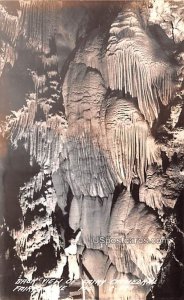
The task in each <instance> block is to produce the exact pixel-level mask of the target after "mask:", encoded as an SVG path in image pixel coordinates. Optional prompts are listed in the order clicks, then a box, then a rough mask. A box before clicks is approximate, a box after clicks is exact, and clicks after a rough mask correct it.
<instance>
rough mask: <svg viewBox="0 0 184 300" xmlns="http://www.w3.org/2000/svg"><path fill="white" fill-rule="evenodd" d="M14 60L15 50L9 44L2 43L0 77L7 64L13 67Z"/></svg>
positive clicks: (15, 56) (15, 57)
mask: <svg viewBox="0 0 184 300" xmlns="http://www.w3.org/2000/svg"><path fill="white" fill-rule="evenodd" d="M16 59H17V53H16V50H15V49H14V48H13V47H12V46H11V45H10V44H8V43H5V42H3V41H2V42H1V49H0V76H1V75H2V72H3V69H4V67H5V65H6V64H7V63H9V64H10V65H11V66H12V67H13V65H14V63H15V60H16Z"/></svg>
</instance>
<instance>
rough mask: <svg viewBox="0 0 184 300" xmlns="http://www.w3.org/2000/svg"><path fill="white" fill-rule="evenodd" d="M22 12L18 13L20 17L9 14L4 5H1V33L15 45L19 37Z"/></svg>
mask: <svg viewBox="0 0 184 300" xmlns="http://www.w3.org/2000/svg"><path fill="white" fill-rule="evenodd" d="M20 15H21V14H20V12H18V16H13V15H10V14H8V12H7V11H6V10H5V8H4V7H3V5H1V4H0V24H1V32H3V34H5V35H6V37H7V38H8V40H9V42H11V43H15V40H16V38H17V37H18V34H19V31H20V26H19V19H20Z"/></svg>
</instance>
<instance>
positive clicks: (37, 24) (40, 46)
mask: <svg viewBox="0 0 184 300" xmlns="http://www.w3.org/2000/svg"><path fill="white" fill-rule="evenodd" d="M20 6H21V10H22V18H21V27H22V31H23V34H24V36H25V38H27V45H28V46H29V47H33V48H34V49H36V50H37V51H39V52H42V53H43V52H44V53H49V51H50V48H49V39H50V38H51V37H52V36H54V34H55V30H56V28H57V13H58V9H59V8H60V7H61V2H60V1H52V0H51V1H46V0H40V1H24V0H21V1H20Z"/></svg>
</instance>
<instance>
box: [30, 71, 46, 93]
mask: <svg viewBox="0 0 184 300" xmlns="http://www.w3.org/2000/svg"><path fill="white" fill-rule="evenodd" d="M31 75H32V79H33V82H34V85H35V92H36V94H37V95H38V94H39V91H40V90H41V91H43V88H44V86H45V82H46V76H45V74H43V75H38V74H37V73H36V72H35V71H31Z"/></svg>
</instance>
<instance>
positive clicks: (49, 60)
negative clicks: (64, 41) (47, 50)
mask: <svg viewBox="0 0 184 300" xmlns="http://www.w3.org/2000/svg"><path fill="white" fill-rule="evenodd" d="M42 62H43V65H44V69H47V70H48V68H50V67H52V66H57V65H58V57H57V55H52V56H50V57H46V56H42Z"/></svg>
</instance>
